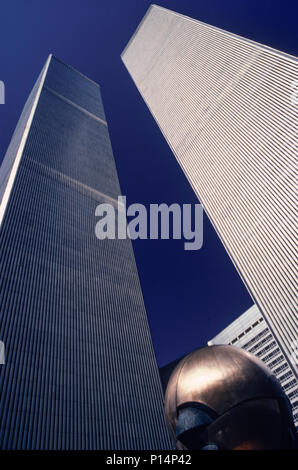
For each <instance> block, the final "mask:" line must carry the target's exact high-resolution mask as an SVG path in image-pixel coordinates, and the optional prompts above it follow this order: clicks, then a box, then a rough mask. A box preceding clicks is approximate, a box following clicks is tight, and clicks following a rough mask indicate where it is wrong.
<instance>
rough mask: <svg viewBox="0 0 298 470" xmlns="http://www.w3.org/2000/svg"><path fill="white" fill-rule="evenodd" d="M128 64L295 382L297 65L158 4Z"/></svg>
mask: <svg viewBox="0 0 298 470" xmlns="http://www.w3.org/2000/svg"><path fill="white" fill-rule="evenodd" d="M122 60H123V62H124V64H125V66H126V68H127V69H128V71H129V73H130V75H131V77H132V79H133V80H134V83H135V85H136V86H137V88H138V90H139V92H140V93H141V95H142V97H143V98H144V100H145V102H146V103H147V105H148V107H149V109H150V111H151V113H152V114H153V116H154V118H155V120H156V122H157V124H158V125H159V127H160V129H161V131H162V133H163V135H164V137H165V138H166V140H167V142H168V143H169V145H170V147H171V149H172V151H173V153H174V155H175V157H176V158H177V160H178V162H179V164H180V165H181V168H182V169H183V171H184V173H185V175H186V177H187V178H188V180H189V182H190V184H191V186H192V187H193V189H194V191H195V193H196V194H197V196H198V198H199V200H200V202H201V203H202V205H203V207H204V209H205V211H206V213H207V214H208V216H209V218H210V220H211V222H212V224H213V226H214V228H215V230H216V231H217V233H218V235H219V237H220V239H221V241H222V243H223V244H224V246H225V248H226V250H227V252H228V253H229V255H230V257H231V259H232V261H233V263H234V265H235V267H236V268H237V270H238V272H239V274H240V276H241V277H242V280H243V281H244V283H245V285H246V287H247V289H248V291H249V292H250V294H251V296H252V298H253V300H254V302H255V303H256V304H257V305H258V307H259V309H260V311H261V312H262V314H263V316H264V318H266V321H267V322H268V325H269V327H270V328H271V329H272V330H273V331H274V332H275V336H276V340H277V341H278V344H279V346H280V347H281V349H282V351H283V353H284V355H285V356H286V357H287V360H288V361H289V363H290V364H291V367H292V369H293V372H294V373H295V374H297V351H296V353H295V350H296V349H297V338H298V333H297V264H296V263H297V248H296V236H297V218H296V216H295V211H296V200H297V196H296V195H297V182H296V180H295V177H296V174H297V166H296V164H297V148H298V147H297V136H298V106H297V101H295V99H293V84H294V83H295V80H297V77H298V60H297V58H295V57H292V56H289V55H287V54H284V53H282V52H279V51H277V50H274V49H271V48H269V47H266V46H263V45H261V44H258V43H256V42H253V41H250V40H246V39H244V38H241V37H239V36H236V35H234V34H232V33H229V32H226V31H223V30H221V29H218V28H215V27H213V26H210V25H207V24H204V23H202V22H200V21H197V20H194V19H191V18H188V17H186V16H183V15H181V14H177V13H175V12H172V11H169V10H166V9H164V8H162V7H159V6H155V5H153V6H152V7H151V8H150V9H149V10H148V12H147V14H146V15H145V17H144V19H143V20H142V22H141V24H140V25H139V27H138V28H137V30H136V32H135V34H134V35H133V36H132V38H131V40H130V42H129V44H128V45H127V47H126V48H125V50H124V52H123V53H122Z"/></svg>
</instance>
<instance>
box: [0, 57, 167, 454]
mask: <svg viewBox="0 0 298 470" xmlns="http://www.w3.org/2000/svg"><path fill="white" fill-rule="evenodd" d="M104 119H105V117H104V111H103V107H102V103H101V98H100V92H99V88H98V86H97V85H96V84H94V83H93V82H91V81H90V80H88V79H87V78H86V77H83V76H82V75H80V74H79V73H78V72H76V71H74V70H73V69H71V68H70V67H68V66H66V65H63V64H62V63H61V62H60V61H58V60H56V59H55V58H52V60H51V62H50V65H49V69H48V71H47V75H46V78H45V83H44V85H43V88H42V91H41V94H40V98H39V101H38V104H37V108H36V111H35V114H34V118H33V121H32V125H31V127H30V131H29V135H28V138H27V141H26V145H25V148H24V151H23V154H22V158H21V161H20V164H19V167H18V170H17V173H16V177H15V181H14V184H13V188H12V191H11V194H10V198H9V201H8V204H7V208H6V211H5V214H4V218H3V222H2V225H1V232H0V309H1V310H0V311H1V316H0V338H1V340H2V341H3V342H4V344H5V352H6V364H5V365H4V366H0V447H1V448H2V449H163V448H171V444H170V440H169V436H168V432H167V428H166V425H165V420H164V412H163V395H162V390H161V384H160V378H159V373H158V369H157V365H156V360H155V355H154V351H153V347H152V341H151V336H150V332H149V327H148V322H147V316H146V311H145V308H144V303H143V298H142V293H141V288H140V284H139V279H138V274H137V269H136V265H135V260H134V255H133V250H132V246H131V242H130V241H129V240H104V241H100V240H98V239H97V238H96V236H95V224H96V221H97V220H96V218H95V208H96V206H97V205H98V203H99V202H101V201H107V200H114V198H116V197H117V196H118V195H119V194H120V188H119V183H118V179H117V173H116V169H115V164H114V159H113V154H112V149H111V144H110V140H109V135H108V130H107V126H106V124H105V123H103V122H101V120H104Z"/></svg>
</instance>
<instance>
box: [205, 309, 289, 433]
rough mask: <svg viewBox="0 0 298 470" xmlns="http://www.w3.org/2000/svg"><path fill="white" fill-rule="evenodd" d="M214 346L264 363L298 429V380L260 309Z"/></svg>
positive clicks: (235, 324) (239, 321) (236, 323)
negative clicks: (226, 346)
mask: <svg viewBox="0 0 298 470" xmlns="http://www.w3.org/2000/svg"><path fill="white" fill-rule="evenodd" d="M213 344H230V345H233V346H236V347H238V348H241V349H245V350H246V351H248V352H250V353H251V354H254V355H255V356H257V357H258V358H259V359H261V360H262V361H263V362H264V363H265V364H266V365H267V367H269V369H270V370H271V371H272V372H273V374H274V375H275V376H276V378H277V379H278V380H279V382H280V384H281V385H282V387H283V389H284V391H285V393H286V395H287V396H288V398H289V400H290V402H291V405H292V409H293V417H294V422H295V426H296V429H298V380H297V378H296V376H295V375H294V374H293V371H292V369H291V367H290V365H289V362H288V361H287V359H286V357H285V355H284V354H283V353H282V351H281V349H280V347H279V346H278V344H277V342H276V340H275V338H274V336H273V335H272V333H271V331H270V328H269V326H268V324H267V322H266V320H265V319H264V317H263V316H262V314H261V312H260V310H259V309H258V307H257V306H256V305H253V306H252V307H251V308H249V309H248V310H247V311H246V312H244V313H243V314H242V315H240V317H238V318H237V319H236V320H235V321H233V322H232V323H231V324H230V325H229V326H227V327H226V328H225V329H224V330H222V331H221V332H220V333H219V334H218V335H216V336H215V337H214V338H213V339H212V340H210V341H208V345H209V346H211V345H213Z"/></svg>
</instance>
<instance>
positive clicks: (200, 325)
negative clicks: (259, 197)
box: [0, 0, 298, 365]
mask: <svg viewBox="0 0 298 470" xmlns="http://www.w3.org/2000/svg"><path fill="white" fill-rule="evenodd" d="M150 3H151V2H150V1H147V0H43V1H41V0H2V1H1V6H0V15H1V29H0V80H3V81H4V82H5V85H6V104H5V105H3V106H0V161H2V158H3V156H4V154H5V151H6V148H7V146H8V144H9V141H10V139H11V136H12V133H13V130H14V128H15V125H16V122H17V119H18V117H19V115H20V112H21V110H22V107H23V105H24V103H25V101H26V99H27V96H28V94H29V92H30V90H31V88H32V86H33V84H34V82H35V80H36V78H37V75H38V74H39V72H40V70H41V68H42V66H43V64H44V62H45V60H46V58H47V55H48V54H49V53H50V52H52V53H53V54H55V55H56V56H57V57H59V58H60V59H62V60H64V61H65V62H67V63H69V64H70V65H72V66H73V67H75V68H77V69H78V70H80V71H81V72H82V73H84V74H86V75H87V76H89V77H90V78H92V79H93V80H95V81H96V82H98V83H99V84H100V85H101V91H102V97H103V102H104V106H105V111H106V116H107V120H108V124H109V130H110V135H111V140H112V146H113V150H114V156H115V160H116V165H117V169H118V174H119V179H120V184H121V188H122V193H123V194H125V195H127V199H128V203H129V204H130V203H133V202H139V203H143V204H149V203H161V202H165V203H168V204H170V203H173V202H178V203H181V204H182V203H196V202H197V200H196V198H195V196H194V194H193V191H192V189H191V188H190V186H189V184H188V182H187V180H186V179H185V177H184V175H183V173H182V170H181V169H180V167H179V165H178V164H177V162H176V160H175V158H174V156H173V155H172V153H171V151H170V150H169V148H168V145H167V144H166V142H165V140H164V139H163V137H162V135H161V132H160V131H159V129H158V127H157V125H156V124H155V122H154V120H153V118H152V116H151V115H150V113H149V111H148V109H147V107H146V105H145V103H144V102H143V101H142V99H141V97H140V95H139V93H138V91H137V89H136V88H135V86H134V84H133V82H132V80H131V79H130V77H129V75H128V73H127V71H126V69H125V67H124V66H123V64H122V62H121V59H120V54H121V52H122V50H123V48H124V47H125V45H126V43H127V42H128V40H129V38H130V37H131V35H132V33H133V32H134V30H135V28H136V26H137V25H138V23H139V22H140V20H141V18H142V17H143V15H144V14H145V12H146V10H147V8H148V7H149V5H150ZM155 3H156V4H159V5H162V6H164V7H166V8H170V9H172V10H174V11H177V12H180V13H183V14H185V15H188V16H191V17H193V18H197V19H199V20H201V21H205V22H206V23H209V24H212V25H215V26H218V27H221V28H223V29H226V30H228V31H231V32H233V33H236V34H240V35H242V36H245V37H247V38H250V39H254V40H255V41H258V42H261V43H263V44H267V45H269V46H272V47H275V48H277V49H280V50H282V51H285V52H288V53H290V54H293V55H298V28H297V17H298V3H297V1H296V0H293V1H287V0H286V1H275V0H271V1H270V0H168V1H160V2H159V1H156V2H155ZM204 223H205V225H204V244H203V248H202V249H201V250H199V251H184V249H183V241H178V240H169V241H165V240H159V241H158V240H156V241H155V240H154V241H149V240H147V241H135V242H134V251H135V256H136V261H137V265H138V269H139V274H140V280H141V284H142V288H143V294H144V298H145V304H146V308H147V312H148V317H149V323H150V327H151V332H152V337H153V343H154V347H155V351H156V355H157V360H158V363H159V365H164V364H166V363H168V362H170V361H172V360H174V359H176V358H177V357H179V356H181V355H183V354H185V353H187V352H189V351H191V350H193V349H195V348H196V347H199V346H201V345H204V344H205V343H206V342H207V341H208V339H210V338H211V337H212V336H214V335H215V334H216V333H218V332H219V331H220V330H221V329H222V328H223V327H225V326H226V325H227V324H228V323H230V322H231V321H232V320H234V319H235V318H236V317H237V316H238V315H240V314H241V313H242V312H243V311H244V310H245V309H247V308H248V307H249V306H250V305H251V304H252V301H251V299H250V297H249V295H248V293H247V291H246V289H245V287H244V286H243V284H242V281H241V280H240V278H239V276H238V274H237V272H236V270H235V268H234V267H233V265H232V263H231V261H230V259H229V258H228V256H227V254H226V253H225V250H224V248H223V247H222V246H221V243H220V241H219V239H218V237H217V235H216V233H215V232H214V230H213V228H212V227H211V225H210V223H209V222H208V220H207V218H206V217H205V220H204Z"/></svg>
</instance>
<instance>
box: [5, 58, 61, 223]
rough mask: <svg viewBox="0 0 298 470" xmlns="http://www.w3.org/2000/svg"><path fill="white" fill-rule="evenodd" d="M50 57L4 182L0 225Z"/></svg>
mask: <svg viewBox="0 0 298 470" xmlns="http://www.w3.org/2000/svg"><path fill="white" fill-rule="evenodd" d="M51 58H52V54H50V55H49V57H48V59H47V61H46V64H45V66H44V71H43V74H42V77H41V80H40V84H39V87H38V89H37V92H36V96H35V99H34V101H33V105H32V108H31V112H30V114H29V118H28V121H27V124H26V127H25V129H24V132H23V135H22V138H21V142H20V145H19V148H18V151H17V154H16V157H15V160H14V163H13V166H12V169H11V172H10V175H9V178H8V181H7V184H6V188H5V191H4V194H3V198H2V202H1V205H0V227H1V224H2V220H3V217H4V214H5V210H6V207H7V204H8V201H9V197H10V193H11V190H12V187H13V183H14V180H15V177H16V174H17V171H18V167H19V164H20V161H21V158H22V155H23V150H24V147H25V144H26V141H27V137H28V134H29V131H30V128H31V124H32V121H33V117H34V114H35V110H36V108H37V104H38V101H39V97H40V94H41V90H42V87H43V84H44V82H45V78H46V75H47V71H48V68H49V65H50V62H51Z"/></svg>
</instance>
